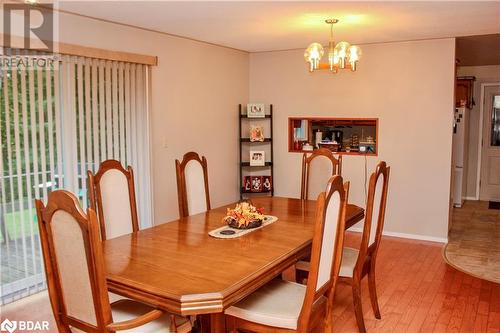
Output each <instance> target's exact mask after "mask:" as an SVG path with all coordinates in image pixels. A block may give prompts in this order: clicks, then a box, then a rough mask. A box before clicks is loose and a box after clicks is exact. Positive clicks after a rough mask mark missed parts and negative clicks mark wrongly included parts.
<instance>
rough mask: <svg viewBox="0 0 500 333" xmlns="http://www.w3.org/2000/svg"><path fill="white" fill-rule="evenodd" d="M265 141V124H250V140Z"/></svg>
mask: <svg viewBox="0 0 500 333" xmlns="http://www.w3.org/2000/svg"><path fill="white" fill-rule="evenodd" d="M263 141H264V126H257V125H250V142H263Z"/></svg>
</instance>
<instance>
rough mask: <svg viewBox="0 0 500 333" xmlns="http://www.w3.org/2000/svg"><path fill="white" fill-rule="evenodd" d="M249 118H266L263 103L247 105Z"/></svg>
mask: <svg viewBox="0 0 500 333" xmlns="http://www.w3.org/2000/svg"><path fill="white" fill-rule="evenodd" d="M247 117H248V118H265V117H266V109H265V106H264V104H262V103H249V104H247Z"/></svg>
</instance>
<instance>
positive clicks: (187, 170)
mask: <svg viewBox="0 0 500 333" xmlns="http://www.w3.org/2000/svg"><path fill="white" fill-rule="evenodd" d="M175 170H176V176H177V197H178V202H179V216H180V217H186V216H189V215H195V214H199V213H203V212H206V211H207V210H210V194H209V190H208V164H207V159H206V158H205V156H202V157H201V158H200V155H198V153H195V152H188V153H186V154H184V156H183V158H182V161H179V160H175Z"/></svg>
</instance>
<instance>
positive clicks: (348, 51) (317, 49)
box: [304, 19, 361, 73]
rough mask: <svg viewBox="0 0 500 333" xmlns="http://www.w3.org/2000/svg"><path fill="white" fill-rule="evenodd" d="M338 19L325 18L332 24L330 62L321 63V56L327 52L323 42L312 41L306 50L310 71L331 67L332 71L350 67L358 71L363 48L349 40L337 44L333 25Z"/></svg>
mask: <svg viewBox="0 0 500 333" xmlns="http://www.w3.org/2000/svg"><path fill="white" fill-rule="evenodd" d="M338 21H339V20H337V19H328V20H325V22H326V23H327V24H329V25H330V41H329V42H328V64H325V63H321V58H322V57H323V54H324V53H325V50H324V48H323V45H321V43H316V42H315V43H311V45H309V46H308V47H307V49H306V50H305V52H304V58H305V59H306V62H308V63H309V71H310V72H313V71H315V70H318V69H329V70H330V71H331V72H332V73H337V72H338V70H339V69H347V68H350V69H351V70H352V71H353V72H354V71H356V68H357V64H358V61H359V58H360V56H361V48H360V47H359V46H356V45H351V44H349V43H348V42H339V43H338V44H336V45H335V42H334V41H333V25H334V24H335V23H337V22H338Z"/></svg>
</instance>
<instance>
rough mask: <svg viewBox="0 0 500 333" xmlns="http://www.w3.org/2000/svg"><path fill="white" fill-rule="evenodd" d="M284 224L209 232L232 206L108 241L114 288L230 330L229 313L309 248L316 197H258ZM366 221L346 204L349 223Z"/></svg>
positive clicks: (214, 327)
mask: <svg viewBox="0 0 500 333" xmlns="http://www.w3.org/2000/svg"><path fill="white" fill-rule="evenodd" d="M252 202H253V204H254V205H255V206H257V207H262V208H263V209H264V213H265V214H268V215H274V216H277V217H278V221H277V222H274V223H272V224H270V225H267V226H265V227H262V228H260V229H258V230H255V231H253V232H250V233H248V234H245V235H243V236H241V237H239V238H232V239H219V238H214V237H212V236H209V235H208V232H209V231H211V230H214V229H217V228H219V227H221V226H223V222H222V219H223V217H224V216H225V214H226V210H227V208H230V207H234V205H235V204H230V205H227V206H223V207H219V208H215V209H211V210H209V211H207V212H205V213H201V214H197V215H192V216H189V217H186V218H181V219H179V220H176V221H172V222H169V223H164V224H160V225H156V226H154V227H152V228H148V229H144V230H140V231H138V232H134V233H132V234H128V235H124V236H121V237H118V238H113V239H109V240H106V241H105V242H104V244H103V247H104V257H105V264H106V271H107V282H108V288H109V290H110V291H112V292H114V293H117V294H120V295H123V296H126V297H129V298H132V299H136V300H140V301H143V302H145V303H148V304H151V305H153V306H156V307H158V308H160V309H163V310H166V311H169V312H172V313H175V314H178V315H183V316H186V315H206V316H203V318H204V319H205V320H204V322H206V323H207V324H206V325H204V328H205V330H208V329H207V328H206V326H210V329H209V330H210V331H211V332H222V331H223V330H224V329H223V327H224V320H223V318H224V317H223V311H224V309H226V308H227V307H229V306H231V305H232V304H234V303H236V302H238V301H239V300H241V299H243V298H244V297H246V296H248V295H249V294H251V293H252V292H254V291H255V290H257V289H258V288H259V287H261V286H262V285H264V284H265V283H267V282H269V281H270V280H272V279H273V278H275V277H276V276H278V275H279V274H280V273H281V272H283V271H284V270H285V269H287V268H288V267H290V266H292V265H293V264H294V263H295V262H297V261H298V260H299V259H300V258H303V257H304V256H307V255H308V254H309V252H310V247H311V242H312V238H313V229H314V222H315V214H316V202H315V201H306V200H300V199H291V198H281V197H258V198H255V199H252ZM363 218H364V210H363V209H362V208H360V207H358V206H355V205H350V204H349V205H348V206H347V213H346V228H349V227H351V226H352V225H354V224H355V223H357V222H359V221H361V220H362V219H363Z"/></svg>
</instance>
